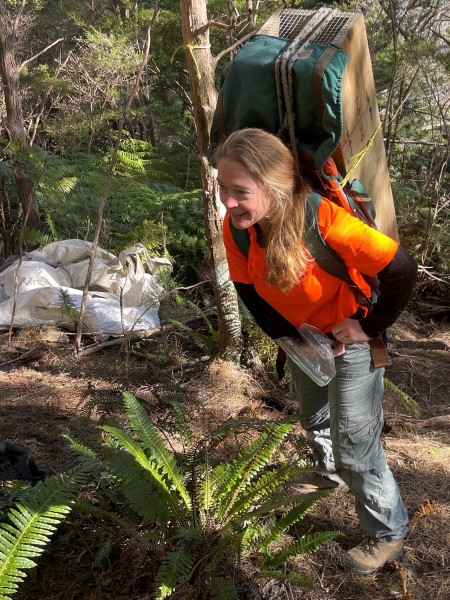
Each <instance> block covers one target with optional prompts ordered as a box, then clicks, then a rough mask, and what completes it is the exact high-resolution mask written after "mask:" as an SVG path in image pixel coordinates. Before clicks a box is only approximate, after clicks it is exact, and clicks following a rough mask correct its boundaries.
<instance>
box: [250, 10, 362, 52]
mask: <svg viewBox="0 0 450 600" xmlns="http://www.w3.org/2000/svg"><path fill="white" fill-rule="evenodd" d="M316 14H317V11H314V10H300V9H295V8H281V9H279V10H277V11H276V12H274V13H273V14H272V15H271V16H270V17H269V19H267V21H266V22H265V23H264V24H263V25H262V26H261V28H260V29H259V31H258V33H260V34H263V35H270V36H273V37H281V38H285V39H287V40H291V39H294V38H295V37H296V36H297V35H299V34H300V33H301V32H302V30H303V29H304V28H305V27H306V26H307V25H308V24H309V23H310V21H311V19H312V18H313V17H314V16H315V15H316ZM359 16H360V15H359V13H338V14H334V15H333V16H331V18H330V20H329V21H328V22H327V23H326V25H325V28H321V31H319V32H318V33H317V36H315V38H314V42H315V43H316V44H336V45H341V43H342V41H343V40H344V39H345V37H346V36H347V34H348V32H349V31H350V29H351V28H352V27H353V24H354V21H355V20H356V19H358V18H359ZM319 25H320V23H318V26H319Z"/></svg>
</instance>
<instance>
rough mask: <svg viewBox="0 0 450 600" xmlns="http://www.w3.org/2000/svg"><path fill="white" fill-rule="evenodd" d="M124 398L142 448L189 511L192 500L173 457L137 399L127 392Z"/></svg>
mask: <svg viewBox="0 0 450 600" xmlns="http://www.w3.org/2000/svg"><path fill="white" fill-rule="evenodd" d="M123 398H124V403H125V412H126V414H127V417H128V419H129V422H130V425H131V428H132V429H133V432H134V433H135V434H136V435H137V436H138V438H139V439H140V441H141V443H142V446H143V447H144V448H145V449H146V450H148V451H150V452H151V456H152V460H153V461H154V462H155V463H156V466H157V469H158V470H159V471H160V472H161V473H163V474H164V476H165V477H167V479H168V480H169V481H170V484H171V486H174V487H175V489H176V490H177V492H178V493H179V494H180V496H181V498H182V499H183V502H184V503H185V505H186V508H187V509H188V510H189V509H190V508H191V500H190V497H189V494H188V492H187V490H186V486H185V485H184V482H183V477H182V475H181V473H180V470H179V469H178V467H177V465H176V463H175V460H174V458H173V456H172V455H171V454H170V452H168V451H167V449H166V447H165V446H164V444H163V443H162V441H161V438H160V437H159V435H158V432H157V431H156V429H155V427H154V426H153V425H152V423H151V422H150V420H149V418H148V417H147V414H146V413H145V411H144V409H143V408H142V406H141V405H140V404H139V402H138V401H137V400H136V398H134V396H133V395H132V394H130V393H129V392H125V393H124V395H123Z"/></svg>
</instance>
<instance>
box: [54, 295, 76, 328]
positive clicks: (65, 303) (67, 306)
mask: <svg viewBox="0 0 450 600" xmlns="http://www.w3.org/2000/svg"><path fill="white" fill-rule="evenodd" d="M58 300H59V307H60V309H61V312H62V313H63V315H66V317H67V318H68V319H69V320H70V321H71V322H72V324H73V325H74V326H76V324H77V322H78V319H79V316H80V315H79V311H78V309H77V307H76V306H75V303H74V301H73V300H72V298H71V296H70V294H69V292H68V291H67V290H65V289H64V288H59V289H58Z"/></svg>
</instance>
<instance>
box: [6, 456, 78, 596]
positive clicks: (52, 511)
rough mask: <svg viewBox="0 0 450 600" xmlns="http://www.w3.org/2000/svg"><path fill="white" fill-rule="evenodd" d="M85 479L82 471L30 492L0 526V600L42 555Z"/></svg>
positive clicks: (39, 485)
mask: <svg viewBox="0 0 450 600" xmlns="http://www.w3.org/2000/svg"><path fill="white" fill-rule="evenodd" d="M86 479H87V472H86V470H85V469H84V468H83V467H77V468H75V469H73V470H72V471H69V472H68V473H67V474H65V475H54V476H53V477H50V478H48V479H47V480H46V481H44V482H39V483H38V484H37V485H36V486H35V487H33V488H31V489H30V490H29V491H28V492H27V493H26V494H25V495H24V496H23V498H22V499H21V501H20V502H19V503H17V504H16V506H15V507H14V508H12V509H11V510H10V511H9V513H8V518H9V520H10V523H1V524H0V598H4V599H9V598H10V597H11V595H12V594H14V593H15V592H16V591H17V589H18V584H19V583H20V582H21V581H22V580H23V579H24V578H25V576H26V574H25V572H24V569H30V568H32V567H34V566H36V563H35V562H34V561H33V560H32V559H33V558H36V557H38V556H39V555H40V554H42V552H43V551H44V548H45V546H46V545H47V544H48V543H49V542H50V538H51V537H52V535H53V534H54V533H55V531H56V529H57V527H58V525H59V524H60V523H61V522H62V521H63V520H64V519H66V517H67V515H68V514H69V513H70V511H71V510H72V507H73V505H74V503H75V500H76V496H77V493H78V491H79V489H80V487H81V486H82V485H83V483H85V481H86Z"/></svg>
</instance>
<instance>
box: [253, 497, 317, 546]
mask: <svg viewBox="0 0 450 600" xmlns="http://www.w3.org/2000/svg"><path fill="white" fill-rule="evenodd" d="M326 495H327V492H323V491H322V492H313V493H311V494H308V495H307V496H306V497H304V498H305V500H304V501H303V502H300V503H299V504H297V506H294V507H293V508H292V509H291V510H289V511H288V512H286V513H285V514H284V515H283V516H282V517H281V518H280V519H279V520H278V521H277V523H276V525H275V526H274V527H273V528H272V529H271V531H270V532H269V533H268V534H267V535H266V536H265V537H264V538H263V539H262V540H261V541H260V545H261V546H262V547H264V546H268V545H269V544H272V543H275V542H277V541H278V540H279V539H280V538H281V536H282V535H283V534H284V533H285V532H286V531H287V530H288V529H289V527H291V526H292V525H294V524H295V523H298V521H301V520H302V519H303V517H304V516H305V515H306V513H307V512H308V511H310V510H311V509H312V508H313V507H314V506H315V505H316V504H317V503H318V502H319V500H320V499H321V498H323V497H324V496H326ZM308 496H309V498H308Z"/></svg>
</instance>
